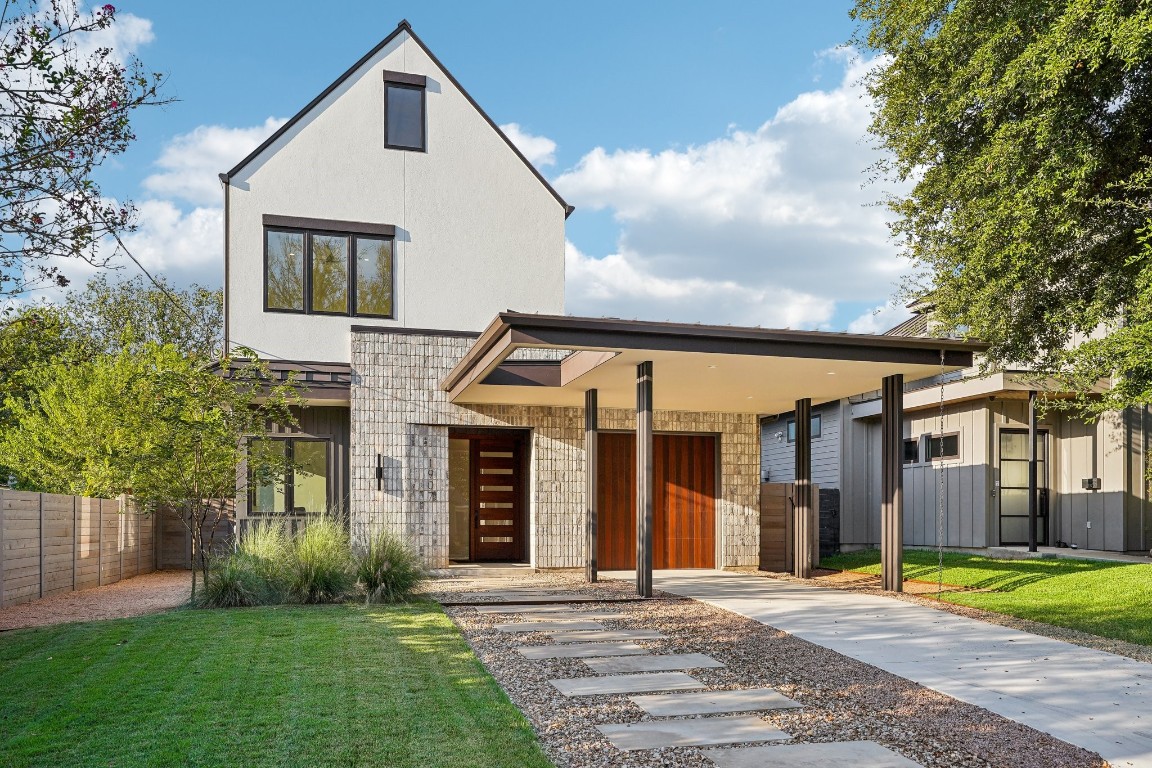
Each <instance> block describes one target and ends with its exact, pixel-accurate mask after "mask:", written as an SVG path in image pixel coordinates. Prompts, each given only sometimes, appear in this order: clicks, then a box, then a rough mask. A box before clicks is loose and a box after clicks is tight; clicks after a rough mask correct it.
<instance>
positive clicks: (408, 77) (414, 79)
mask: <svg viewBox="0 0 1152 768" xmlns="http://www.w3.org/2000/svg"><path fill="white" fill-rule="evenodd" d="M384 82H386V83H401V84H403V85H415V86H419V87H420V88H427V87H428V78H427V77H426V76H424V75H413V74H412V73H410V72H397V71H395V70H392V69H385V70H384Z"/></svg>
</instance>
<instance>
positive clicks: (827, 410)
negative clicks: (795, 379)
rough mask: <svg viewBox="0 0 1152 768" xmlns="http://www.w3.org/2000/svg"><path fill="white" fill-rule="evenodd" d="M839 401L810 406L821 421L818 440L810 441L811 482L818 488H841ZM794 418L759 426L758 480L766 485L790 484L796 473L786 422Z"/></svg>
mask: <svg viewBox="0 0 1152 768" xmlns="http://www.w3.org/2000/svg"><path fill="white" fill-rule="evenodd" d="M840 411H841V404H840V402H839V401H835V402H831V403H824V404H822V405H814V406H812V416H813V418H815V417H816V416H819V417H820V436H819V437H813V438H812V482H813V483H814V484H816V485H819V486H820V487H821V488H839V487H840V418H841V417H840ZM793 418H794V414H791V413H782V414H780V415H779V416H777V417H776V418H766V419H764V420H762V421H761V422H760V454H761V477H760V480H761V481H763V482H767V483H791V482H792V481H793V480H795V479H796V478H795V473H796V458H795V457H796V443H794V442H788V422H789V421H790V420H792V419H793Z"/></svg>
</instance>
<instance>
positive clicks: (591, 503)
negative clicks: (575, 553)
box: [584, 389, 600, 584]
mask: <svg viewBox="0 0 1152 768" xmlns="http://www.w3.org/2000/svg"><path fill="white" fill-rule="evenodd" d="M598 422H599V411H598V408H597V405H596V390H594V389H590V390H588V391H587V392H585V393H584V512H585V515H586V517H585V529H584V531H585V536H584V547H585V550H586V551H587V553H588V559H587V561H586V563H585V566H584V575H585V577H586V578H587V579H588V581H589V583H593V584H594V583H596V522H597V521H596V512H597V510H596V504H597V501H598V493H599V488H598V480H599V472H600V470H599V462H598V455H597V453H596V443H597V439H596V438H597V429H598V428H599V427H598Z"/></svg>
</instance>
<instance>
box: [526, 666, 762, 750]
mask: <svg viewBox="0 0 1152 768" xmlns="http://www.w3.org/2000/svg"><path fill="white" fill-rule="evenodd" d="M548 682H550V683H552V685H553V686H555V688H556V690H558V691H560V693H562V694H564V695H565V696H610V695H613V694H617V693H646V692H648V691H689V690H693V689H696V688H703V687H704V683H702V682H700V681H699V680H697V679H696V678H694V677H691V676H689V675H686V674H684V673H683V672H657V673H656V674H651V675H611V676H597V677H569V678H565V679H562V680H549V681H548ZM736 741H749V739H736ZM752 741H755V739H752ZM716 743H721V742H716Z"/></svg>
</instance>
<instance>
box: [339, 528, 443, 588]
mask: <svg viewBox="0 0 1152 768" xmlns="http://www.w3.org/2000/svg"><path fill="white" fill-rule="evenodd" d="M425 578H427V573H426V572H425V570H424V564H423V563H421V562H420V557H419V555H417V554H416V551H415V550H413V549H412V547H410V546H408V544H407V542H405V541H404V540H403V539H401V538H400V537H398V536H396V535H394V534H391V533H388V532H387V531H384V532H382V533H379V534H377V535H376V536H375V537H374V538H372V539H371V540H370V541H369V542H368V547H367V549H365V550H364V551H363V552H362V553H361V554H360V555H359V556H358V557H357V558H356V581H357V583H358V584H359V585H360V586H361V588H363V590H364V593H365V602H366V603H398V602H403V601H405V600H407V599H408V598H409V597H410V596H411V595H412V592H413V590H414V589H415V588H416V586H417V585H419V584H420V582H421V581H423V580H424V579H425Z"/></svg>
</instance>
